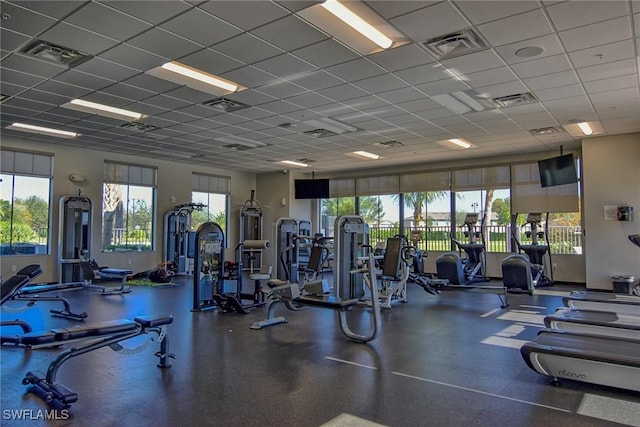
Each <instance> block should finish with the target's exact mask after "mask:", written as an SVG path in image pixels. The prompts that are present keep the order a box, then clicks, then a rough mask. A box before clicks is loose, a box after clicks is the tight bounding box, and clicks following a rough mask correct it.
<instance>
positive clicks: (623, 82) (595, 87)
mask: <svg viewBox="0 0 640 427" xmlns="http://www.w3.org/2000/svg"><path fill="white" fill-rule="evenodd" d="M636 87H638V76H637V75H635V74H627V75H626V76H620V77H612V78H609V79H602V80H594V81H590V82H586V83H584V88H585V89H586V90H587V93H589V94H592V93H599V92H607V91H609V90H616V89H624V88H636Z"/></svg>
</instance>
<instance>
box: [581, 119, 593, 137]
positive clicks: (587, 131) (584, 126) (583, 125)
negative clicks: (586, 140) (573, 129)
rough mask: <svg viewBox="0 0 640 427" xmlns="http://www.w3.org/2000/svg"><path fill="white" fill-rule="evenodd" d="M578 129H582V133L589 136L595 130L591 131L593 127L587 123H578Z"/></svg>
mask: <svg viewBox="0 0 640 427" xmlns="http://www.w3.org/2000/svg"><path fill="white" fill-rule="evenodd" d="M578 127H579V128H580V130H581V131H582V133H584V134H585V135H587V136H589V135H591V134H592V133H593V129H591V126H589V123H587V122H580V123H578Z"/></svg>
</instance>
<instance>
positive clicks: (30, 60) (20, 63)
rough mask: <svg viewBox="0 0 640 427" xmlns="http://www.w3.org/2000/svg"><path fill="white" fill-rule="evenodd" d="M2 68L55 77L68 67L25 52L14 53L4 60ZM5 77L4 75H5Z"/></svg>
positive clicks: (44, 76)
mask: <svg viewBox="0 0 640 427" xmlns="http://www.w3.org/2000/svg"><path fill="white" fill-rule="evenodd" d="M2 68H3V71H4V68H8V69H10V70H14V71H18V72H28V73H31V74H33V75H36V76H38V77H42V78H49V77H53V76H55V75H57V74H60V73H63V72H64V71H66V69H67V67H64V66H62V65H58V64H53V63H51V62H48V61H43V60H41V59H37V58H34V57H31V56H27V55H24V54H14V55H10V56H9V57H7V58H5V59H3V60H2ZM3 77H4V76H3Z"/></svg>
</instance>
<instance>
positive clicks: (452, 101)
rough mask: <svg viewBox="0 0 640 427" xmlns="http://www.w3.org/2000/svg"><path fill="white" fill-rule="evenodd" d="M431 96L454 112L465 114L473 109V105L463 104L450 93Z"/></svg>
mask: <svg viewBox="0 0 640 427" xmlns="http://www.w3.org/2000/svg"><path fill="white" fill-rule="evenodd" d="M431 98H432V99H433V100H434V101H436V102H437V103H438V104H440V105H442V106H443V107H447V108H448V109H450V110H451V111H453V112H454V113H458V114H465V113H468V112H469V111H471V107H469V106H467V105H465V104H463V103H462V102H461V101H459V100H458V98H454V97H453V96H451V95H449V94H448V93H444V94H442V95H434V96H432V97H431Z"/></svg>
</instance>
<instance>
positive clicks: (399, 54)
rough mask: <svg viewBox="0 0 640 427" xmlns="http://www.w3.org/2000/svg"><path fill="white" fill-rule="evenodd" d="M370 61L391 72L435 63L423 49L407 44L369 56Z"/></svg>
mask: <svg viewBox="0 0 640 427" xmlns="http://www.w3.org/2000/svg"><path fill="white" fill-rule="evenodd" d="M369 59H370V60H372V61H373V62H375V63H376V64H378V65H380V66H381V67H383V68H385V69H386V70H389V71H398V70H403V69H405V68H411V67H415V66H418V65H422V64H424V63H431V62H435V61H434V59H433V58H432V57H431V56H430V55H429V54H428V53H427V52H425V51H424V50H423V49H420V48H419V47H418V46H417V45H415V44H406V45H404V46H400V47H398V48H395V49H390V50H385V51H382V52H380V53H376V54H373V55H370V56H369Z"/></svg>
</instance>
